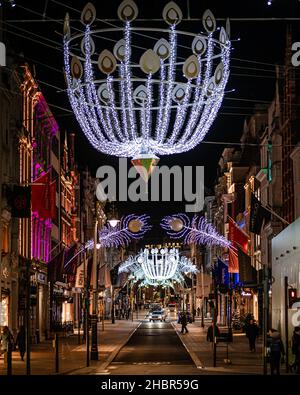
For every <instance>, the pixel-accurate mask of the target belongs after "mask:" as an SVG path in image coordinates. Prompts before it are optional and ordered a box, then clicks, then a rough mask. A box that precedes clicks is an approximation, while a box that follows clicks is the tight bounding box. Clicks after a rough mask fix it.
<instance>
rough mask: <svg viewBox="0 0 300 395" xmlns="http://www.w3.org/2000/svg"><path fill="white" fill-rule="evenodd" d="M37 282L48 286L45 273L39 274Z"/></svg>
mask: <svg viewBox="0 0 300 395" xmlns="http://www.w3.org/2000/svg"><path fill="white" fill-rule="evenodd" d="M37 281H38V282H39V283H41V284H47V277H46V275H45V274H43V273H37Z"/></svg>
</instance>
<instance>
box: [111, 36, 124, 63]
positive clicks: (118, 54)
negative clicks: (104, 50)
mask: <svg viewBox="0 0 300 395" xmlns="http://www.w3.org/2000/svg"><path fill="white" fill-rule="evenodd" d="M113 53H114V56H115V58H117V59H118V60H120V61H121V62H122V61H123V60H124V58H125V40H124V39H123V38H122V39H121V40H119V41H118V42H117V43H116V44H115V46H114V49H113Z"/></svg>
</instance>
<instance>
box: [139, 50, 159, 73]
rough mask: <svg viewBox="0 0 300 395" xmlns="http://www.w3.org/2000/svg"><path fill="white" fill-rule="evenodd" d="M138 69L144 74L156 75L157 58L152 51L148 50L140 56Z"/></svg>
mask: <svg viewBox="0 0 300 395" xmlns="http://www.w3.org/2000/svg"><path fill="white" fill-rule="evenodd" d="M140 68H141V69H142V71H143V72H144V73H145V74H150V73H151V74H154V73H156V72H157V71H158V70H159V68H160V60H159V56H158V55H157V54H156V53H155V52H154V51H153V50H152V49H148V50H147V51H146V52H144V53H143V55H142V56H141V59H140Z"/></svg>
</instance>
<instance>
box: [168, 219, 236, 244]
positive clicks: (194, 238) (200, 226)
mask: <svg viewBox="0 0 300 395" xmlns="http://www.w3.org/2000/svg"><path fill="white" fill-rule="evenodd" d="M161 226H162V228H163V229H165V230H166V231H167V233H168V235H169V236H170V237H171V238H173V239H183V241H184V243H185V244H192V243H196V244H205V245H218V246H221V247H230V246H231V243H230V241H229V240H227V239H226V238H225V237H224V236H221V235H220V234H219V233H218V232H217V230H216V229H215V227H214V226H213V225H212V224H210V223H208V222H207V221H206V219H205V218H204V217H200V216H197V215H195V216H194V218H193V219H192V221H190V219H189V217H188V216H187V215H186V214H175V215H171V216H166V217H164V218H163V219H162V221H161Z"/></svg>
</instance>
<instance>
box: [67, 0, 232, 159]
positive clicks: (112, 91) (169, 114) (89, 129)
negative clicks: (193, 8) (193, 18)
mask: <svg viewBox="0 0 300 395" xmlns="http://www.w3.org/2000/svg"><path fill="white" fill-rule="evenodd" d="M132 4H134V3H133V2H132V1H129V0H128V1H127V0H125V1H123V2H122V4H121V6H120V7H131V6H132ZM166 7H167V8H168V7H169V8H170V9H169V10H168V9H167V11H166V12H165V10H164V15H165V16H164V19H165V21H166V22H167V23H168V24H169V26H170V27H169V29H161V33H162V34H166V32H168V40H166V39H164V41H165V42H166V41H167V51H169V52H168V56H167V57H166V58H163V56H162V55H161V54H160V53H159V51H158V50H157V49H155V46H154V49H155V51H156V52H155V51H152V54H151V55H149V56H150V57H148V60H145V62H147V61H148V62H149V63H148V64H146V66H147V65H149V64H150V66H151V65H152V64H154V63H155V62H156V58H157V56H159V60H160V62H159V66H160V67H158V68H157V69H156V71H155V72H154V73H152V72H151V67H150V68H147V67H146V68H145V67H142V65H140V66H141V67H140V69H142V71H143V72H144V73H146V72H147V70H148V69H149V70H150V71H149V73H148V72H147V76H145V77H141V78H140V77H137V73H136V72H133V70H138V69H134V67H135V68H138V67H139V66H138V65H137V64H136V63H135V59H136V53H135V52H134V50H135V46H134V44H133V43H132V32H133V31H135V27H134V26H133V25H132V21H133V20H134V18H135V16H134V15H135V14H134V13H135V11H134V12H133V16H131V17H125V15H126V13H122V12H121V11H120V12H118V14H119V17H120V18H121V19H123V18H125V19H123V20H124V29H123V46H124V48H123V50H124V54H123V55H122V56H121V57H119V56H117V55H116V56H117V58H116V57H115V56H114V55H112V52H114V51H112V48H110V52H109V54H110V55H108V56H106V59H105V62H106V64H110V63H111V65H113V67H111V69H109V68H108V69H107V71H106V69H105V67H106V66H105V67H102V66H101V64H100V65H99V62H100V63H101V61H102V60H101V59H100V58H101V56H100V57H99V59H98V62H97V61H95V60H92V58H93V53H92V52H91V38H92V37H94V38H97V34H98V33H99V32H100V31H99V30H101V29H98V30H97V29H96V30H91V24H92V22H93V20H94V19H95V17H96V15H95V14H94V12H95V11H94V9H90V10H88V13H87V16H82V18H85V19H83V20H82V22H83V23H84V24H85V25H86V28H85V31H84V33H82V34H80V33H79V34H78V33H77V32H76V34H75V35H73V36H71V34H70V27H69V25H68V23H69V22H68V20H66V21H65V24H64V26H65V30H64V32H65V33H64V64H65V73H66V81H67V91H68V96H69V100H70V104H71V107H72V109H73V111H74V114H75V116H76V119H77V121H78V122H79V124H80V126H81V128H82V130H83V132H84V134H85V135H86V136H87V138H88V140H89V141H90V143H91V144H92V145H93V147H95V148H96V149H97V150H99V151H101V152H103V153H106V154H110V155H117V156H123V157H139V155H141V154H150V155H169V154H175V153H179V152H184V151H189V150H190V149H192V148H194V147H195V146H196V145H198V144H199V143H200V142H201V141H202V140H203V139H204V137H205V135H206V134H207V132H208V130H209V128H210V127H211V125H212V122H213V121H214V119H215V118H216V116H217V113H218V111H219V108H220V106H221V103H222V100H223V97H224V92H225V87H226V84H227V81H228V77H229V58H230V50H231V44H230V41H229V37H227V35H226V32H225V30H224V29H220V31H218V30H215V31H211V26H210V25H209V24H208V25H205V24H206V23H207V19H205V18H203V24H204V27H205V29H206V31H207V32H208V33H201V34H200V35H196V34H193V33H190V32H182V31H179V30H178V31H177V29H176V25H177V24H178V23H179V22H180V21H181V16H180V14H181V11H180V9H179V7H177V6H176V7H175V13H176V12H177V17H176V18H173V14H172V13H174V9H171V3H169V4H168V5H167V6H166ZM133 8H135V9H136V12H137V7H136V5H135V4H134V6H133ZM124 9H125V8H124ZM168 12H169V13H168ZM122 15H123V16H122ZM168 15H169V16H168ZM210 15H211V20H212V21H213V25H214V24H215V19H214V17H213V15H212V14H210ZM126 18H127V19H126ZM130 18H131V19H130ZM140 30H141V29H140V28H139V31H140ZM155 31H157V29H155ZM106 32H107V33H109V32H111V33H112V34H116V32H118V33H119V32H120V29H119V28H115V27H112V28H108V29H106ZM217 34H219V39H218V38H216V35H217ZM222 34H223V36H222V37H221V35H222ZM187 35H188V36H189V37H194V38H199V39H200V41H201V42H202V43H205V45H204V44H203V45H204V47H205V48H204V51H203V53H201V55H200V54H199V53H198V54H196V59H197V60H198V66H199V67H198V66H197V67H196V71H194V68H195V64H191V65H188V66H186V63H187V62H188V60H187V61H186V62H183V63H184V65H183V67H184V68H185V67H187V68H185V69H184V70H191V71H190V72H191V75H189V73H186V72H184V73H182V69H181V67H179V66H181V65H182V62H181V61H180V62H179V59H180V58H182V54H178V55H177V48H181V47H180V45H178V41H179V40H180V39H181V37H182V36H183V37H186V36H187ZM82 37H83V38H84V53H83V55H81V56H79V57H78V58H77V64H76V67H77V69H78V68H79V69H80V67H82V68H83V70H84V73H83V78H82V76H81V75H80V73H79V74H77V75H76V72H75V74H74V69H73V68H71V67H70V61H71V59H70V58H71V57H72V62H73V61H74V55H73V54H72V53H71V51H70V44H72V48H73V46H76V40H78V39H81V38H82ZM191 50H193V51H194V49H193V48H192V47H191ZM106 52H108V51H106ZM114 53H115V52H114ZM194 53H195V51H194ZM155 56H156V58H155ZM194 58H195V56H194ZM133 59H134V60H133ZM141 59H142V58H141ZM81 60H83V63H84V64H83V66H81ZM103 61H104V60H103ZM218 61H219V62H220V61H221V63H220V65H221V66H220V65H219V66H220V67H221V77H220V79H219V80H218V81H217V80H216V75H215V72H216V71H215V70H213V69H214V64H217V62H218ZM95 63H98V65H99V68H100V70H101V72H102V73H105V74H106V78H104V79H101V80H99V79H98V78H97V77H94V70H93V69H94V64H95ZM219 66H218V67H219ZM159 69H160V73H159V77H160V79H158V78H157V77H156V76H155V75H154V74H155V73H156V72H157V71H158V70H159ZM77 71H78V70H77ZM138 73H141V70H139V71H138ZM182 74H184V75H182ZM184 79H186V80H185V81H184ZM141 82H143V83H144V85H143V86H144V89H145V90H144V92H145V97H143V99H141V102H142V106H141V103H140V102H139V103H138V101H137V98H136V97H134V91H135V89H136V88H137V84H140V83H141ZM99 84H103V85H100V87H98V85H99ZM103 86H104V87H105V88H106V90H107V98H106V100H101V98H100V99H99V96H98V95H99V90H98V91H97V89H96V87H97V88H98V89H99V88H101V89H102V87H103ZM117 86H118V87H119V91H120V92H119V93H117V90H116V87H117ZM177 86H181V87H182V89H183V90H184V98H182V100H181V99H178V98H176V97H174V89H176V87H177ZM175 96H176V95H175ZM138 120H140V122H138Z"/></svg>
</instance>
